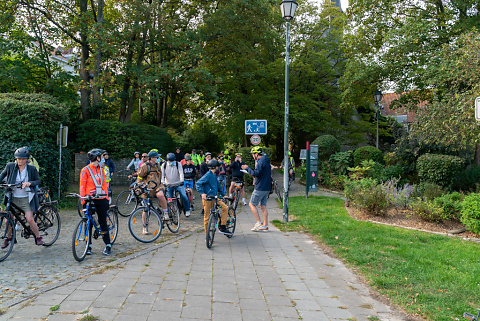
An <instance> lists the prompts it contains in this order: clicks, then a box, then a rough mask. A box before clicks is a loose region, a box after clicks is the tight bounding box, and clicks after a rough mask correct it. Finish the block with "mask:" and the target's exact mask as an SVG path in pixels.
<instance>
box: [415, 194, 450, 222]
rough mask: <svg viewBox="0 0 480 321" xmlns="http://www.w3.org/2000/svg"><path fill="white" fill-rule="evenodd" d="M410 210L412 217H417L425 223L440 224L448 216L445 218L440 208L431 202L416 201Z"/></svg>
mask: <svg viewBox="0 0 480 321" xmlns="http://www.w3.org/2000/svg"><path fill="white" fill-rule="evenodd" d="M411 208H412V215H415V216H418V217H420V218H421V219H422V220H424V221H427V222H441V221H443V220H446V219H449V217H448V216H445V214H444V212H443V209H442V207H440V206H438V205H437V204H435V203H434V202H433V201H423V200H421V199H417V200H416V201H415V202H413V203H412V205H411Z"/></svg>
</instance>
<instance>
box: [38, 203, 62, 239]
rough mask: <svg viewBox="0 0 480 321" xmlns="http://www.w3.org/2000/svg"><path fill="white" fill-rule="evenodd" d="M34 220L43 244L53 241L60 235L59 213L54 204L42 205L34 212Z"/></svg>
mask: <svg viewBox="0 0 480 321" xmlns="http://www.w3.org/2000/svg"><path fill="white" fill-rule="evenodd" d="M35 222H36V223H37V226H38V231H39V233H40V236H41V237H42V239H43V245H44V246H50V245H52V244H53V243H55V242H56V241H57V239H58V236H59V235H60V227H61V225H62V224H61V222H60V215H59V214H58V211H57V209H56V208H55V207H54V206H49V205H44V206H42V207H40V208H39V209H38V211H37V213H36V214H35Z"/></svg>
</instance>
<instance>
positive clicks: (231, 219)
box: [227, 207, 237, 238]
mask: <svg viewBox="0 0 480 321" xmlns="http://www.w3.org/2000/svg"><path fill="white" fill-rule="evenodd" d="M236 226H237V214H236V213H235V210H234V209H233V208H231V207H229V208H228V218H227V231H228V232H229V233H231V235H227V237H228V238H231V237H232V236H233V233H235V227H236Z"/></svg>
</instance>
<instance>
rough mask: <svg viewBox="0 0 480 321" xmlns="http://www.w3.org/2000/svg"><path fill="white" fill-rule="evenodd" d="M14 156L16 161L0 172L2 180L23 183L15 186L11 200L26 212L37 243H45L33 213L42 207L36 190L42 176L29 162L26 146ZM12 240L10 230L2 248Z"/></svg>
mask: <svg viewBox="0 0 480 321" xmlns="http://www.w3.org/2000/svg"><path fill="white" fill-rule="evenodd" d="M14 156H15V162H12V163H8V164H7V165H6V166H5V168H4V169H3V171H2V173H1V174H0V182H3V181H6V183H7V184H21V185H22V186H21V187H16V188H14V190H13V194H12V199H11V201H12V203H13V204H15V206H17V207H18V208H20V209H21V210H22V212H23V213H24V214H25V219H26V220H27V222H28V224H30V229H31V230H32V232H33V234H35V244H37V245H43V240H42V237H41V236H40V233H39V232H38V226H37V223H35V220H34V218H33V213H35V212H36V211H37V210H38V208H39V207H40V205H39V202H38V196H37V193H35V192H34V190H35V187H36V186H38V185H40V176H39V174H38V171H37V169H36V168H35V166H32V165H28V164H27V160H28V158H29V157H30V153H29V152H28V150H27V149H26V148H25V147H21V148H19V149H17V150H16V151H15V154H14ZM4 204H7V196H5V198H4ZM11 240H12V231H11V230H9V231H7V237H6V238H5V241H4V242H3V245H2V246H1V248H2V249H4V248H6V247H7V246H8V245H9V244H10V241H11Z"/></svg>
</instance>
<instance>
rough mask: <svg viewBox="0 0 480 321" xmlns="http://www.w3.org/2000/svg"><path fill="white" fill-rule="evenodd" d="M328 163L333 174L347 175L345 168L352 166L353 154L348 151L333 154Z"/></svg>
mask: <svg viewBox="0 0 480 321" xmlns="http://www.w3.org/2000/svg"><path fill="white" fill-rule="evenodd" d="M328 163H329V164H330V168H331V170H332V171H333V172H334V173H335V174H337V175H347V173H348V171H347V168H348V167H351V166H353V152H352V151H351V150H349V151H346V152H339V153H335V154H333V155H331V156H330V158H329V160H328Z"/></svg>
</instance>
